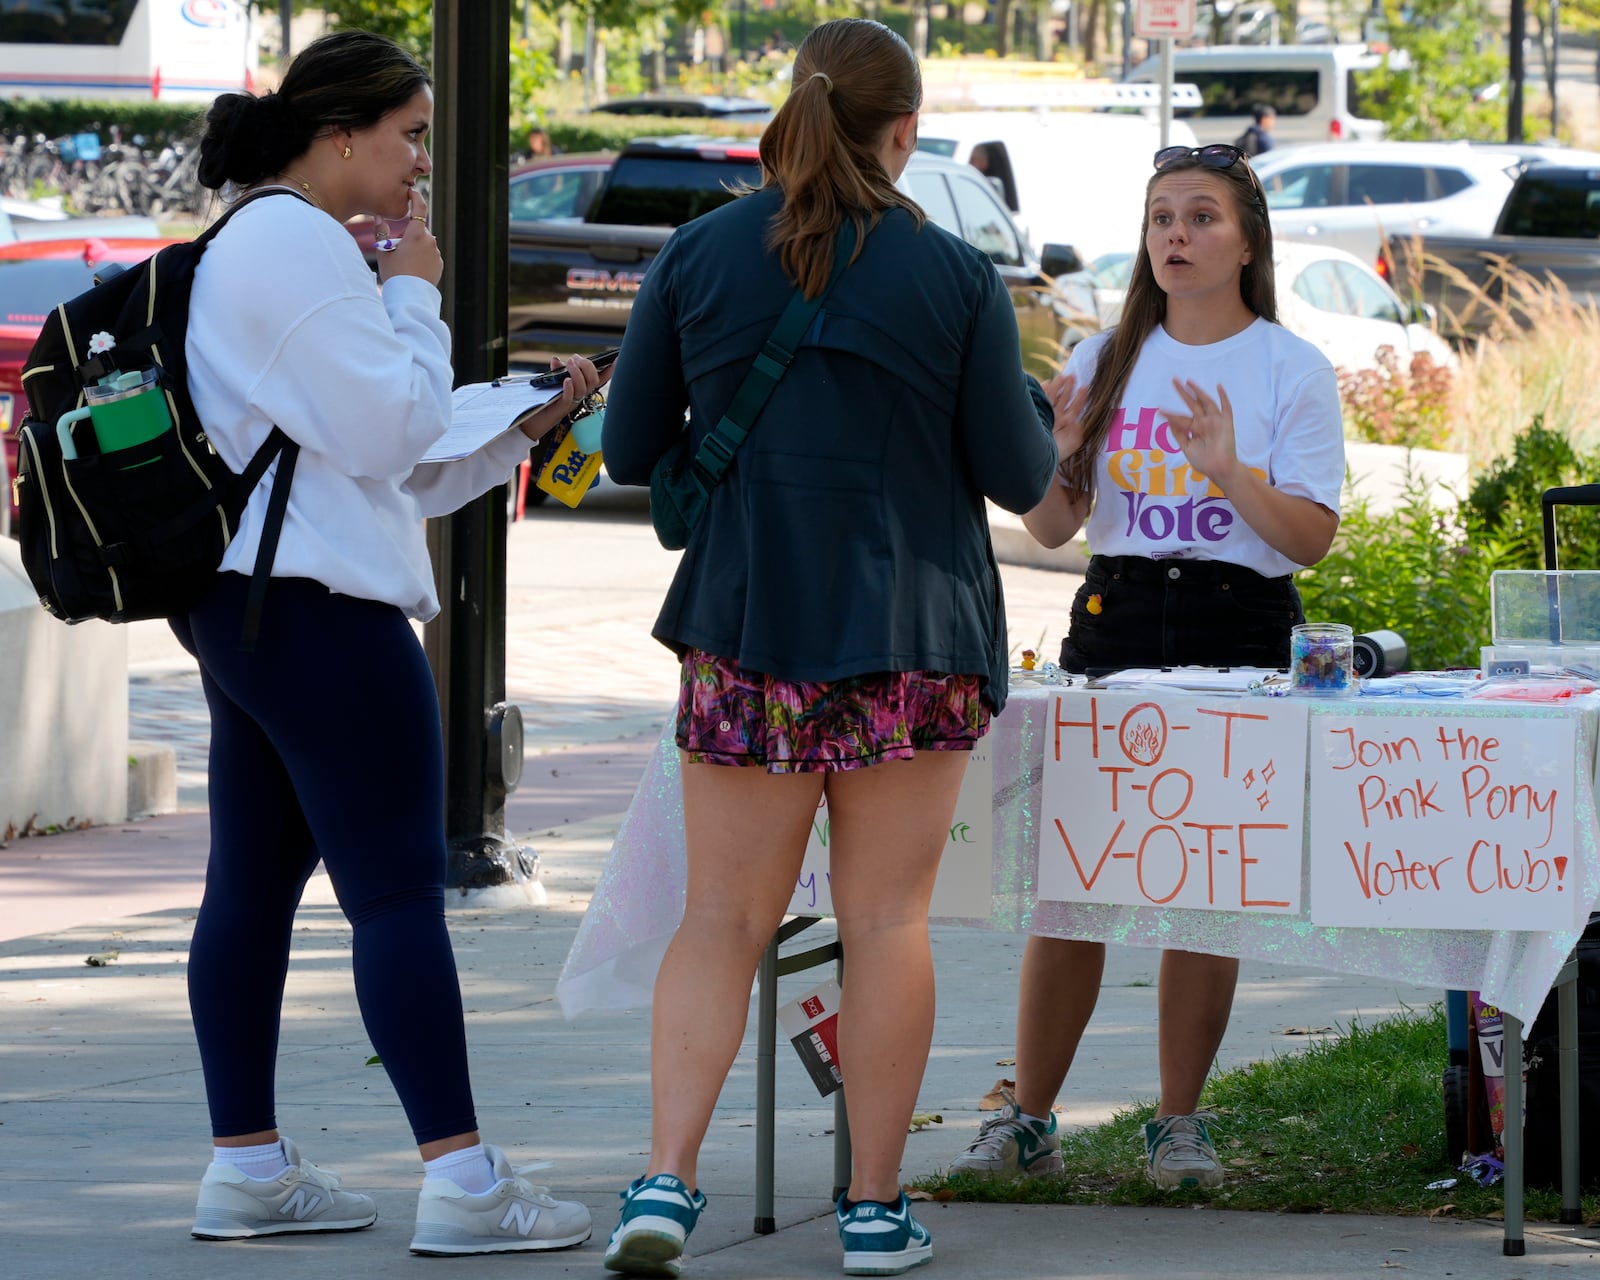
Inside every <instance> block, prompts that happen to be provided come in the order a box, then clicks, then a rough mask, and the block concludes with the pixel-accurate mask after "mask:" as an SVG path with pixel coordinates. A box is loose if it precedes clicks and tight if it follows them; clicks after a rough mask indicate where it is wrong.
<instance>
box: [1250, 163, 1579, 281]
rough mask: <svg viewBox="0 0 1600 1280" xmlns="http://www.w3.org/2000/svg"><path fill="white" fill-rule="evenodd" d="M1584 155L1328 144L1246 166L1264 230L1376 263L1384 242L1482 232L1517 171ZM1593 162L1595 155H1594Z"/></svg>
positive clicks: (1496, 214) (1491, 227) (1490, 225)
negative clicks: (1263, 212)
mask: <svg viewBox="0 0 1600 1280" xmlns="http://www.w3.org/2000/svg"><path fill="white" fill-rule="evenodd" d="M1541 154H1548V155H1549V156H1550V157H1551V158H1554V157H1555V156H1557V155H1566V156H1570V157H1572V158H1573V159H1575V160H1578V161H1579V162H1580V163H1581V162H1582V161H1583V160H1584V159H1587V158H1588V157H1589V155H1590V154H1591V153H1588V152H1582V153H1573V152H1563V151H1560V150H1559V149H1556V148H1550V149H1548V150H1547V151H1544V152H1541V150H1540V149H1539V148H1516V147H1510V146H1478V145H1475V144H1471V143H1466V142H1337V143H1319V144H1315V145H1311V146H1303V147H1286V148H1282V149H1277V148H1275V149H1273V150H1272V151H1269V152H1267V153H1266V154H1265V155H1260V156H1257V157H1255V159H1254V160H1252V161H1251V164H1252V165H1253V167H1254V168H1255V171H1256V173H1257V175H1258V176H1259V177H1260V178H1261V183H1262V186H1264V187H1265V188H1266V191H1267V208H1268V209H1269V210H1270V211H1271V214H1272V233H1273V235H1274V236H1277V237H1279V238H1281V239H1285V240H1309V241H1313V242H1315V243H1318V244H1331V245H1334V246H1336V247H1337V248H1340V249H1344V250H1346V251H1347V252H1349V253H1353V254H1355V255H1356V256H1357V257H1358V258H1361V259H1362V260H1363V261H1366V262H1376V261H1377V260H1378V257H1379V255H1380V254H1381V252H1382V250H1383V242H1384V238H1385V237H1386V236H1390V235H1405V234H1409V233H1412V232H1423V231H1427V232H1437V233H1444V234H1449V235H1488V234H1490V232H1492V231H1493V230H1494V224H1495V219H1496V218H1497V217H1499V214H1500V207H1501V206H1502V205H1503V204H1504V203H1505V199H1506V194H1507V193H1508V192H1509V191H1510V190H1511V183H1512V181H1513V180H1514V179H1515V178H1516V176H1517V173H1518V172H1519V171H1520V170H1521V168H1522V166H1523V164H1524V163H1525V162H1527V161H1529V160H1531V159H1534V158H1536V157H1538V156H1540V155H1541ZM1595 158H1596V160H1600V156H1597V157H1595Z"/></svg>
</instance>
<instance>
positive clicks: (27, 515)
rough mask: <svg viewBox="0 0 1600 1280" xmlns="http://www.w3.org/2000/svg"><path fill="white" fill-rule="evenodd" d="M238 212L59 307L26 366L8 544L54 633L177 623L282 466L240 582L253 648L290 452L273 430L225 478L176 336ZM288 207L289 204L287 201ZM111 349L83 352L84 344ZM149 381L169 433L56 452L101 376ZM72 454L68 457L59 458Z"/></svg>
mask: <svg viewBox="0 0 1600 1280" xmlns="http://www.w3.org/2000/svg"><path fill="white" fill-rule="evenodd" d="M268 194H285V195H293V194H294V193H293V192H282V193H277V192H274V193H268V192H262V193H259V195H257V196H250V197H246V198H245V199H244V200H241V201H238V202H237V203H235V204H234V206H233V207H232V208H231V209H229V210H228V212H227V213H226V214H224V215H223V217H221V218H219V219H218V220H217V222H216V223H215V224H213V225H212V226H211V227H210V228H209V229H207V230H206V231H205V232H204V233H203V234H202V235H200V236H199V237H198V238H197V239H195V240H192V241H188V242H185V243H183V244H174V245H168V246H167V247H166V248H163V249H161V250H160V251H159V252H158V253H156V254H155V255H154V256H153V257H151V258H149V259H147V260H146V261H145V262H143V263H141V264H140V265H138V266H137V267H130V268H129V269H127V270H125V271H121V272H119V273H117V274H115V275H112V276H110V278H108V279H103V280H102V279H100V278H99V277H96V280H97V283H96V284H95V286H94V288H92V289H90V290H89V291H88V292H86V293H82V294H79V295H78V296H77V297H76V298H73V299H72V300H71V301H70V302H64V303H62V304H61V305H60V306H58V307H56V309H55V310H54V311H53V312H52V313H51V314H50V316H49V317H48V318H47V319H46V321H45V324H44V328H43V330H42V331H41V332H40V334H39V338H38V340H37V341H36V342H35V343H34V345H33V349H32V351H30V352H29V353H28V359H27V362H26V364H25V365H24V366H23V372H22V385H23V387H24V389H25V390H26V391H27V393H28V412H27V415H26V416H25V417H24V419H23V422H22V426H21V428H20V430H19V431H18V444H17V475H16V479H15V480H14V481H13V485H14V490H15V494H16V503H17V537H18V543H19V546H20V549H21V552H22V563H23V567H24V568H25V569H26V570H27V572H28V578H29V580H30V581H31V582H32V583H33V587H34V590H36V591H37V592H38V593H39V603H40V604H42V605H43V606H44V607H45V609H47V610H48V611H49V612H50V613H52V614H53V615H55V616H56V617H58V618H60V619H62V621H64V622H83V621H85V620H86V619H88V618H102V619H104V620H105V621H107V622H135V621H138V620H140V619H145V618H165V617H171V616H173V615H175V614H181V613H186V612H187V611H188V610H189V609H190V608H192V607H193V606H194V605H195V604H197V603H198V602H199V600H200V598H201V597H202V596H204V595H205V593H206V592H207V591H208V590H209V589H210V587H211V586H212V584H213V583H214V581H215V578H216V571H217V566H218V565H220V564H221V563H222V555H223V552H224V551H225V550H226V549H227V546H228V543H229V542H230V541H231V540H232V538H233V535H234V533H235V532H236V530H237V529H238V523H239V516H240V514H241V513H242V512H243V510H244V506H245V503H246V502H247V501H248V500H249V497H250V494H251V493H252V492H253V491H254V489H255V487H256V485H257V484H258V483H259V482H260V480H261V477H262V476H263V475H265V474H266V471H267V468H268V467H269V466H270V465H271V463H272V460H273V459H274V458H278V457H280V456H281V461H280V462H279V465H278V471H277V475H276V476H275V478H274V481H273V488H272V495H271V498H270V500H269V503H268V510H267V523H266V527H265V528H264V529H263V531H262V537H261V547H260V552H259V554H258V556H257V557H256V565H255V573H254V575H253V577H252V580H251V588H250V605H249V609H248V611H247V613H246V623H245V636H244V647H245V648H247V649H248V648H250V647H251V645H252V644H253V642H254V638H255V629H256V625H257V623H258V621H259V618H260V612H261V605H262V602H263V600H264V598H265V594H266V588H267V581H268V578H269V576H270V574H271V571H272V559H273V555H274V554H275V552H276V550H277V543H278V534H279V532H280V531H281V529H282V527H283V515H284V511H285V509H286V508H287V506H288V501H289V482H290V480H291V478H292V477H293V475H294V463H295V459H296V457H297V456H298V454H299V450H300V447H299V445H297V444H295V443H294V442H293V441H292V440H290V439H289V438H288V436H286V435H285V434H284V433H283V431H282V429H281V428H279V427H276V426H274V427H273V429H272V433H271V434H270V435H269V436H268V437H267V439H266V442H265V443H264V444H262V446H261V448H260V449H258V450H257V451H256V453H255V456H254V457H252V458H251V459H250V462H249V465H248V466H247V467H246V468H245V472H244V474H243V475H242V476H240V475H237V474H235V472H234V471H232V470H231V469H230V468H229V466H228V465H227V463H226V462H224V461H223V460H222V457H221V456H220V455H219V454H218V453H217V451H216V448H215V447H214V446H213V445H212V444H211V442H210V441H209V440H208V439H207V438H206V431H205V426H204V424H202V423H201V421H200V419H199V415H198V414H196V413H195V408H194V403H193V401H192V400H191V399H190V397H189V387H188V381H187V361H186V358H185V354H184V338H185V335H186V333H187V331H188V326H189V295H190V292H191V290H192V288H193V285H194V271H195V266H196V265H197V264H198V263H199V261H200V255H201V254H203V253H204V252H205V250H206V246H207V245H208V244H210V242H211V240H212V238H213V237H214V236H215V235H216V234H217V232H219V231H220V230H221V229H222V228H223V226H224V225H225V224H226V223H227V221H228V219H229V218H230V217H232V216H233V214H234V213H235V212H237V211H238V210H239V209H240V208H242V207H243V205H244V204H246V203H248V202H249V200H251V199H258V198H261V197H262V196H265V195H268ZM297 198H298V197H297ZM97 334H110V335H111V336H112V338H113V339H114V340H115V345H114V346H113V347H111V349H110V350H109V351H107V352H105V353H103V354H91V353H90V351H89V344H90V339H91V338H92V337H93V336H94V335H97ZM151 369H153V370H155V372H156V384H157V386H158V387H159V388H160V391H161V392H162V394H163V395H164V397H165V400H166V407H167V411H168V415H169V417H170V419H171V422H172V423H173V425H172V426H171V427H170V428H169V429H167V430H166V431H165V432H164V433H163V434H161V435H159V436H157V437H156V438H155V439H152V440H148V441H145V442H143V443H140V444H135V445H132V446H131V447H128V448H121V449H116V450H115V451H112V452H106V453H102V452H100V451H99V448H98V445H97V443H96V441H95V438H94V433H93V432H92V431H81V430H80V431H77V432H75V433H73V434H72V435H71V437H70V443H69V444H67V445H63V443H62V441H61V439H60V438H59V437H58V434H57V429H56V426H57V422H58V420H59V419H60V418H61V416H62V415H63V414H66V413H69V412H71V411H72V410H74V409H77V408H80V407H81V406H82V405H84V403H85V402H86V397H85V394H84V389H85V387H90V386H95V385H96V384H97V383H99V382H100V380H101V378H103V377H105V376H106V375H107V374H115V373H117V372H119V371H120V372H121V373H129V372H132V371H135V370H151ZM69 452H75V453H76V455H77V456H75V457H69V456H67V455H68V453H69Z"/></svg>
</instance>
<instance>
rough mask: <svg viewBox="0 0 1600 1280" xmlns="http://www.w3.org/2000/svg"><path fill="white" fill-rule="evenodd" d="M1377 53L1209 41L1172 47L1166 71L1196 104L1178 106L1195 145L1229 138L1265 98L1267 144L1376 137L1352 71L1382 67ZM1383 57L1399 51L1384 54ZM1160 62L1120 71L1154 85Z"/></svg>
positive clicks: (1379, 129)
mask: <svg viewBox="0 0 1600 1280" xmlns="http://www.w3.org/2000/svg"><path fill="white" fill-rule="evenodd" d="M1384 56H1385V54H1384V53H1383V52H1382V51H1381V50H1380V49H1378V48H1375V47H1373V46H1368V45H1364V44H1320V45H1292V44H1273V45H1213V46H1211V47H1209V48H1194V49H1174V50H1173V51H1172V76H1173V82H1174V83H1177V84H1192V85H1194V86H1195V87H1196V88H1197V89H1199V91H1200V98H1201V101H1202V105H1201V106H1199V107H1195V108H1180V109H1179V110H1178V111H1176V112H1175V115H1176V116H1177V118H1178V119H1180V120H1183V121H1184V122H1185V123H1187V124H1188V125H1190V126H1191V127H1192V128H1193V129H1194V132H1195V135H1196V136H1197V137H1198V138H1199V139H1200V141H1201V142H1202V143H1208V142H1232V141H1234V140H1235V139H1236V138H1238V136H1239V135H1240V134H1241V133H1243V132H1244V131H1245V129H1246V127H1247V126H1249V125H1250V124H1251V123H1253V120H1254V117H1253V116H1252V114H1251V112H1252V110H1253V108H1254V107H1255V105H1256V104H1257V103H1265V104H1266V105H1267V106H1270V107H1271V108H1272V109H1273V110H1274V111H1276V112H1277V113H1278V121H1277V125H1276V126H1275V128H1274V129H1273V133H1272V137H1273V141H1274V142H1276V143H1278V144H1279V145H1281V146H1292V145H1294V144H1295V143H1300V142H1351V141H1355V142H1377V141H1378V140H1379V139H1381V138H1382V137H1383V134H1384V124H1383V121H1381V120H1374V119H1371V118H1370V117H1367V116H1364V115H1363V114H1362V102H1361V91H1360V89H1359V88H1358V86H1357V85H1356V77H1355V73H1356V72H1357V71H1370V70H1372V69H1374V68H1376V67H1379V66H1382V65H1383V59H1384ZM1388 56H1389V57H1390V58H1391V59H1398V58H1399V57H1400V56H1401V55H1399V54H1396V53H1390V54H1388ZM1160 79H1161V61H1160V59H1159V58H1151V59H1149V60H1148V61H1145V62H1141V63H1140V64H1139V65H1138V66H1137V67H1135V68H1134V69H1133V70H1132V71H1130V72H1129V73H1128V80H1129V82H1130V83H1132V82H1138V83H1147V84H1156V83H1159V82H1160Z"/></svg>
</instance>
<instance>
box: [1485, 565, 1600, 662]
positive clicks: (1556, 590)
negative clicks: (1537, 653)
mask: <svg viewBox="0 0 1600 1280" xmlns="http://www.w3.org/2000/svg"><path fill="white" fill-rule="evenodd" d="M1489 598H1490V602H1491V606H1490V607H1491V613H1492V615H1493V627H1492V635H1493V637H1494V643H1495V646H1496V647H1498V646H1501V645H1537V646H1541V647H1548V646H1551V645H1559V646H1567V645H1600V570H1594V569H1548V570H1546V569H1500V570H1497V571H1495V572H1494V573H1492V574H1491V575H1490V576H1489Z"/></svg>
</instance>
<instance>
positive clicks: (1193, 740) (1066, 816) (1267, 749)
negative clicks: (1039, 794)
mask: <svg viewBox="0 0 1600 1280" xmlns="http://www.w3.org/2000/svg"><path fill="white" fill-rule="evenodd" d="M1046 717H1047V718H1046V722H1045V725H1044V733H1045V741H1044V788H1043V792H1044V794H1043V799H1042V801H1041V804H1040V812H1039V897H1040V898H1041V899H1048V900H1053V901H1065V902H1104V903H1117V904H1121V905H1124V906H1170V907H1198V908H1202V909H1207V910H1214V911H1266V912H1284V913H1290V914H1293V913H1297V912H1298V911H1299V910H1300V879H1301V866H1302V863H1303V839H1302V837H1303V818H1304V813H1305V759H1306V709H1305V707H1304V705H1302V704H1292V703H1290V701H1289V700H1288V699H1277V700H1274V701H1271V702H1269V701H1268V700H1266V699H1258V698H1242V697H1234V698H1227V697H1216V696H1212V695H1206V694H1194V693H1185V692H1182V691H1180V690H1176V689H1157V688H1144V689H1140V690H1138V691H1132V692H1112V691H1103V692H1098V693H1064V694H1057V695H1056V696H1055V697H1054V698H1052V699H1051V700H1050V703H1049V710H1048V712H1047V713H1046Z"/></svg>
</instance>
